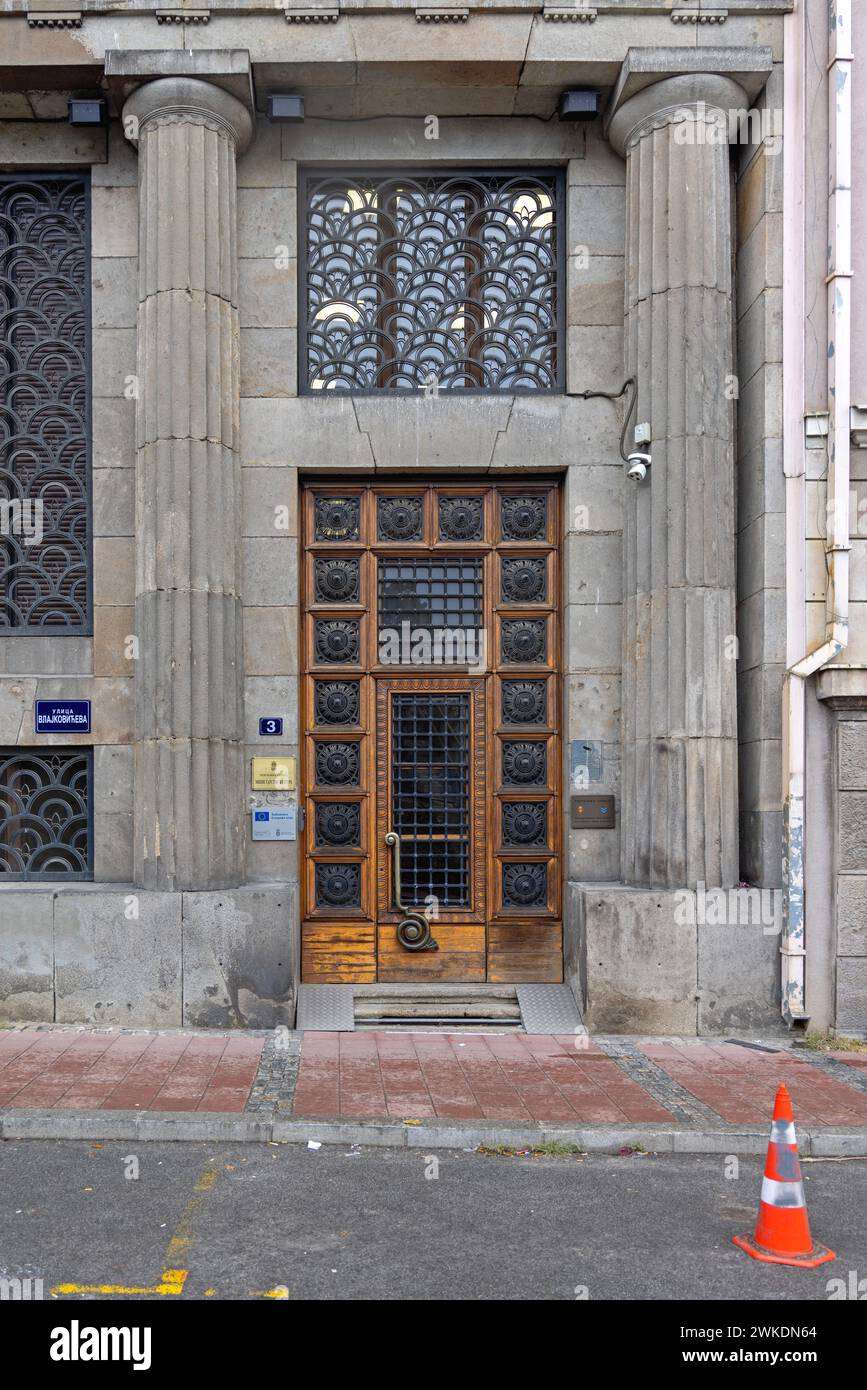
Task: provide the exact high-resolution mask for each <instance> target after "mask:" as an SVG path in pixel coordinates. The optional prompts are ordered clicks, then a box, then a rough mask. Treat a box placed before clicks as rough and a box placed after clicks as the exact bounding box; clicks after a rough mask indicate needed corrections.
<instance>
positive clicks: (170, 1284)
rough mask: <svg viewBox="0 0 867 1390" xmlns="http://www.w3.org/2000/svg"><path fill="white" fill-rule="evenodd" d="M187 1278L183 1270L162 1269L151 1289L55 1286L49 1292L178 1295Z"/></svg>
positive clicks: (129, 1286) (123, 1285) (74, 1285)
mask: <svg viewBox="0 0 867 1390" xmlns="http://www.w3.org/2000/svg"><path fill="white" fill-rule="evenodd" d="M186 1278H187V1270H185V1269H164V1270H163V1277H162V1280H161V1282H160V1283H159V1284H154V1286H153V1287H152V1288H149V1289H146V1288H140V1287H139V1286H138V1285H136V1284H55V1285H54V1288H53V1289H52V1290H51V1292H52V1293H53V1294H61V1293H102V1294H113V1293H116V1294H132V1293H157V1294H180V1293H183V1291H184V1284H185V1282H186Z"/></svg>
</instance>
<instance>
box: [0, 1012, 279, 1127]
mask: <svg viewBox="0 0 867 1390" xmlns="http://www.w3.org/2000/svg"><path fill="white" fill-rule="evenodd" d="M264 1041H265V1040H264V1037H257V1038H251V1037H238V1036H233V1035H232V1034H226V1033H214V1034H207V1035H203V1034H193V1033H170V1034H159V1033H109V1032H92V1033H88V1032H75V1031H72V1030H67V1029H51V1030H48V1031H46V1032H38V1031H35V1030H34V1031H30V1030H24V1029H22V1030H20V1031H19V1030H15V1031H13V1032H8V1033H0V1107H8V1108H10V1109H23V1108H25V1107H31V1108H33V1109H53V1110H186V1111H190V1110H211V1111H215V1110H220V1111H243V1109H244V1107H245V1105H246V1103H247V1099H248V1097H249V1095H250V1089H251V1087H252V1085H253V1081H254V1080H255V1077H256V1072H257V1070H258V1066H259V1059H260V1057H261V1055H262V1048H263V1046H264Z"/></svg>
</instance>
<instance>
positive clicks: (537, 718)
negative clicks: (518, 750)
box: [503, 681, 548, 725]
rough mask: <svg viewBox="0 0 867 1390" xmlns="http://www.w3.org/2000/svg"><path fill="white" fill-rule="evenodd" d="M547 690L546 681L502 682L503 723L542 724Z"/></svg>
mask: <svg viewBox="0 0 867 1390" xmlns="http://www.w3.org/2000/svg"><path fill="white" fill-rule="evenodd" d="M547 689H548V687H547V682H546V681H503V723H504V724H528V725H532V724H544V723H545V722H546V719H547V706H548V695H547Z"/></svg>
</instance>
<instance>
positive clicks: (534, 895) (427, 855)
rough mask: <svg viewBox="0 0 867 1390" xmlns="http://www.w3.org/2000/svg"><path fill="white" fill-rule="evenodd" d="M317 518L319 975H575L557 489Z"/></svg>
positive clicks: (314, 642)
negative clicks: (564, 887) (567, 905)
mask: <svg viewBox="0 0 867 1390" xmlns="http://www.w3.org/2000/svg"><path fill="white" fill-rule="evenodd" d="M303 518H304V519H303V531H304V580H303V582H304V618H303V622H304V632H303V641H302V646H303V660H304V672H305V674H304V680H303V685H304V721H305V730H306V734H305V746H304V757H303V760H302V765H303V789H302V790H303V794H304V796H305V807H306V817H305V829H304V834H303V839H302V853H303V864H304V872H303V888H302V895H303V904H302V978H303V979H304V981H305V982H316V981H320V982H322V983H326V982H335V983H370V982H373V981H376V980H380V981H395V982H397V981H412V980H451V981H468V982H470V981H481V980H490V981H498V982H499V981H558V980H560V979H561V978H562V930H561V908H560V902H561V882H560V878H561V870H560V840H561V834H560V798H559V788H560V749H559V739H558V737H557V722H558V717H559V716H558V710H559V703H560V702H559V690H558V681H559V671H558V664H559V663H558V652H559V633H558V620H559V611H558V610H559V580H558V564H557V560H558V555H557V537H558V534H559V533H558V494H557V488H556V484H553V483H544V482H535V481H534V482H532V483H529V482H526V483H525V485H524V486H523V487H521V486H518V485H515V484H508V485H507V484H500V483H495V484H492V483H479V484H472V483H461V484H454V483H451V482H448V481H443V482H438V483H426V484H420V483H417V482H406V483H391V484H388V485H383V486H379V485H377V486H373V485H361V484H355V485H353V486H350V487H339V486H322V485H313V486H310V487H309V488H307V489H306V490H305V498H304V512H303Z"/></svg>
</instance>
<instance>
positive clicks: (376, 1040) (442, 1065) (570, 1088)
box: [293, 1031, 673, 1123]
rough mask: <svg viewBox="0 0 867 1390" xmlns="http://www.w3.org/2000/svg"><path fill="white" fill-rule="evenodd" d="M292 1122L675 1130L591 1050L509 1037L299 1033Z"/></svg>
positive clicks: (569, 1040) (571, 1042)
mask: <svg viewBox="0 0 867 1390" xmlns="http://www.w3.org/2000/svg"><path fill="white" fill-rule="evenodd" d="M583 1043H584V1040H583V1039H582V1044H583ZM293 1113H294V1114H295V1115H296V1116H298V1117H302V1116H304V1117H310V1118H325V1117H333V1118H335V1119H336V1118H341V1119H360V1118H365V1119H372V1118H377V1117H380V1118H383V1119H387V1118H391V1119H395V1118H400V1119H434V1118H436V1119H461V1120H478V1119H484V1120H503V1121H518V1122H523V1123H528V1122H533V1121H536V1122H542V1123H556V1122H561V1123H574V1122H576V1121H579V1122H582V1123H587V1122H594V1121H597V1122H607V1123H623V1122H627V1123H635V1122H639V1121H640V1122H648V1121H662V1122H663V1123H671V1122H672V1120H673V1116H672V1115H671V1113H670V1112H669V1111H668V1110H666V1109H664V1108H663V1107H662V1106H661V1105H659V1104H658V1103H657V1102H656V1101H655V1100H654V1099H653V1098H652V1097H651V1096H649V1095H648V1094H647V1093H646V1092H645V1091H644V1090H643V1089H642V1087H641V1086H639V1085H638V1084H637V1083H636V1082H634V1081H633V1080H632V1079H631V1078H630V1077H628V1076H627V1075H626V1074H625V1072H624V1071H623V1070H622V1069H621V1068H620V1067H619V1066H618V1065H617V1063H616V1062H615V1061H613V1060H612V1059H611V1058H610V1057H607V1056H606V1054H605V1053H604V1052H603V1051H602V1049H601V1048H600V1047H598V1046H597V1045H596V1044H593V1043H589V1042H588V1043H587V1044H586V1045H582V1047H581V1048H580V1049H579V1048H576V1046H575V1038H574V1037H573V1036H571V1035H570V1036H567V1037H563V1038H559V1037H558V1038H554V1037H547V1036H545V1037H542V1036H532V1035H529V1036H528V1035H526V1034H516V1033H513V1034H503V1035H499V1034H496V1035H488V1034H480V1033H470V1034H456V1033H388V1032H380V1031H370V1032H364V1033H305V1035H304V1039H303V1042H302V1048H301V1064H300V1069H299V1073H298V1084H297V1087H296V1090H295V1100H294V1105H293Z"/></svg>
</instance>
